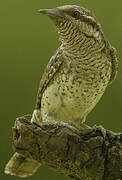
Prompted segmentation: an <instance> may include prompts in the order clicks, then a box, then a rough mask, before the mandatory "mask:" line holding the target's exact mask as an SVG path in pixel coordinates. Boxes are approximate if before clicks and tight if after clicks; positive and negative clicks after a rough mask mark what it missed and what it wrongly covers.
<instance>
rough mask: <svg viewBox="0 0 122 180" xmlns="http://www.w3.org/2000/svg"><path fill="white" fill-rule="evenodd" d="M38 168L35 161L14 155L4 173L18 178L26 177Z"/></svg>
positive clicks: (17, 154) (37, 163) (38, 164)
mask: <svg viewBox="0 0 122 180" xmlns="http://www.w3.org/2000/svg"><path fill="white" fill-rule="evenodd" d="M40 166H41V164H40V163H39V162H37V161H36V160H34V159H29V158H27V157H24V156H22V155H21V154H19V153H15V154H14V155H13V157H12V158H11V159H10V161H9V162H8V164H7V165H6V167H5V173H6V174H10V175H14V176H19V177H27V176H32V175H33V174H34V173H35V172H36V170H37V169H38V168H39V167H40Z"/></svg>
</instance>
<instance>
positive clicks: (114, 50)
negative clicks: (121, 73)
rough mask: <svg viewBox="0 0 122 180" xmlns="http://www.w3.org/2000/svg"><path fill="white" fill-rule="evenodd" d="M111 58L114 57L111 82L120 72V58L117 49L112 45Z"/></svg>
mask: <svg viewBox="0 0 122 180" xmlns="http://www.w3.org/2000/svg"><path fill="white" fill-rule="evenodd" d="M111 59H112V74H111V78H110V81H109V84H111V83H112V81H113V80H114V79H115V78H116V75H117V72H118V58H117V54H116V49H115V48H114V47H111Z"/></svg>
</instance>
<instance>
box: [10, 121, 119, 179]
mask: <svg viewBox="0 0 122 180" xmlns="http://www.w3.org/2000/svg"><path fill="white" fill-rule="evenodd" d="M13 137H14V144H15V151H16V152H17V153H19V154H21V155H23V157H28V158H32V159H34V160H36V161H38V162H39V163H41V164H42V165H46V166H48V167H51V168H53V169H55V170H58V171H59V172H61V173H63V174H64V175H66V176H69V177H70V178H72V179H76V180H81V179H82V180H118V179H122V133H118V134H117V133H113V132H111V131H109V130H105V129H104V128H103V127H101V126H98V127H97V126H94V127H93V128H88V129H76V128H74V127H71V126H66V125H63V124H62V123H56V124H54V125H43V126H42V127H39V126H37V125H36V124H32V123H30V122H29V121H27V120H25V119H23V118H18V119H17V120H16V122H15V125H14V128H13ZM9 173H10V172H9ZM10 174H12V173H10Z"/></svg>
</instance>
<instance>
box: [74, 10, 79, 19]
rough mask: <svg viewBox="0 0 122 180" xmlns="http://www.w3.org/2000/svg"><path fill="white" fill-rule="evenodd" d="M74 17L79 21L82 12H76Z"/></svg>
mask: <svg viewBox="0 0 122 180" xmlns="http://www.w3.org/2000/svg"><path fill="white" fill-rule="evenodd" d="M72 15H73V17H74V18H77V19H78V18H79V17H80V12H79V11H74V12H73V14H72Z"/></svg>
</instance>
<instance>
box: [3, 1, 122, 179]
mask: <svg viewBox="0 0 122 180" xmlns="http://www.w3.org/2000/svg"><path fill="white" fill-rule="evenodd" d="M64 4H77V5H81V6H85V7H87V8H88V9H90V10H92V11H93V12H94V13H95V15H96V16H97V18H98V19H99V21H100V23H101V24H102V27H103V31H104V33H105V35H106V36H107V38H108V39H109V41H110V42H111V44H112V45H113V46H115V47H116V49H117V52H118V57H119V73H118V76H117V79H116V81H115V82H114V83H113V84H112V85H110V86H109V87H108V88H107V90H106V92H105V94H104V96H103V97H102V99H101V101H100V102H99V103H98V105H97V106H96V107H95V109H94V110H93V111H92V112H91V113H90V115H89V116H88V118H87V123H88V124H89V125H91V126H92V125H94V124H97V125H103V126H104V127H105V128H107V129H110V130H113V131H115V132H120V131H121V132H122V119H121V118H122V117H121V111H122V80H121V77H122V75H121V74H122V71H121V70H120V69H122V61H120V59H121V57H122V51H121V46H122V0H117V1H114V0H112V1H111V0H101V1H100V0H77V1H75V0H65V1H64V0H59V1H58V0H57V1H56V0H44V1H42V0H33V1H32V0H3V1H2V0H0V123H1V124H0V179H1V180H4V179H5V180H18V179H19V178H18V177H12V176H10V175H5V174H4V172H3V171H4V166H5V164H6V163H7V161H8V160H9V158H10V156H11V155H12V130H11V128H12V126H13V124H14V121H15V118H16V117H19V116H22V115H25V114H28V113H32V112H33V109H34V106H35V99H36V94H37V89H38V86H39V81H40V79H41V75H42V73H43V71H44V68H45V66H46V64H47V63H48V61H49V59H50V57H51V56H52V55H53V53H54V52H55V50H56V49H57V47H58V46H59V44H60V42H59V41H58V34H57V32H56V30H55V29H54V27H53V25H52V22H51V21H50V20H49V19H48V18H47V17H45V16H43V15H37V14H36V10H37V9H40V8H53V7H56V6H60V5H64ZM27 179H29V180H32V179H36V180H40V179H44V180H49V179H53V180H54V179H58V180H61V179H62V180H66V179H67V178H66V177H64V176H63V175H60V174H59V173H55V172H54V171H52V170H50V169H48V168H47V167H41V168H40V169H39V170H38V172H37V173H36V174H35V175H34V176H32V177H29V178H27Z"/></svg>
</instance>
